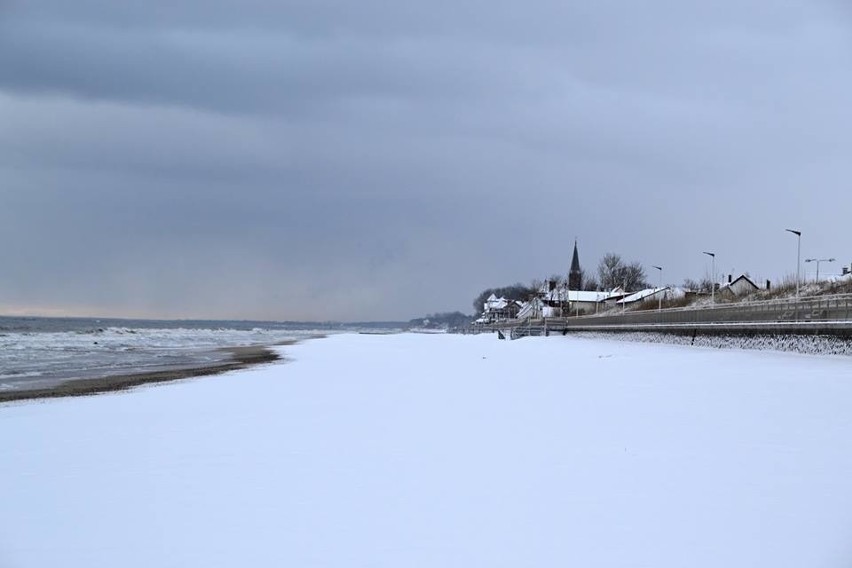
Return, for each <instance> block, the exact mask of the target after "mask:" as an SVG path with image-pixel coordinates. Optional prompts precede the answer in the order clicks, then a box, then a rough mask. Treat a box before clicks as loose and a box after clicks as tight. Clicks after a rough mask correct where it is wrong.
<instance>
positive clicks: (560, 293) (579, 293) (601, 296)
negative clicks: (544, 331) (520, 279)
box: [544, 288, 618, 303]
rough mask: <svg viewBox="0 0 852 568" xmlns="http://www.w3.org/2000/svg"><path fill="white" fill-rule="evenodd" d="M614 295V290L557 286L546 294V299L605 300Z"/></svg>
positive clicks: (592, 301)
mask: <svg viewBox="0 0 852 568" xmlns="http://www.w3.org/2000/svg"><path fill="white" fill-rule="evenodd" d="M612 295H613V293H612V292H601V291H591V292H590V291H586V290H566V289H565V288H557V289H556V290H551V291H550V292H547V293H546V294H545V295H544V299H545V300H547V301H549V302H591V303H595V302H603V301H604V300H607V299H609V298H610V297H611V296H612ZM616 295H618V294H616Z"/></svg>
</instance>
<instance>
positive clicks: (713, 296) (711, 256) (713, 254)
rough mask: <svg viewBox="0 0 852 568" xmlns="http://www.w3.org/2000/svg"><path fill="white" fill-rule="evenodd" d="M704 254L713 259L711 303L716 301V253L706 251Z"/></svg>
mask: <svg viewBox="0 0 852 568" xmlns="http://www.w3.org/2000/svg"><path fill="white" fill-rule="evenodd" d="M704 254H706V255H707V256H709V257H710V258H712V259H713V276H711V278H710V303H711V304H715V303H716V253H715V252H707V251H704Z"/></svg>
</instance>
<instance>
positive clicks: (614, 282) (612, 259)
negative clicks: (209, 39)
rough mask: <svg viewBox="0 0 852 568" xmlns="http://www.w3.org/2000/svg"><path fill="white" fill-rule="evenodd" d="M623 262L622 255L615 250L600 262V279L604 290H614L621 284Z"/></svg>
mask: <svg viewBox="0 0 852 568" xmlns="http://www.w3.org/2000/svg"><path fill="white" fill-rule="evenodd" d="M622 266H623V263H622V262H621V257H620V256H619V255H617V254H615V253H613V252H608V253H606V254H605V255H604V257H603V258H602V259H601V261H600V263H598V280H599V281H600V285H601V288H603V289H604V290H612V289H613V288H615V287H616V286H621V285H622V281H621V278H620V276H621V268H622Z"/></svg>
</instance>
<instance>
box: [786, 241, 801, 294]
mask: <svg viewBox="0 0 852 568" xmlns="http://www.w3.org/2000/svg"><path fill="white" fill-rule="evenodd" d="M784 230H785V231H787V232H788V233H793V234H794V235H796V238H797V239H798V243H799V244H798V249H797V252H796V299H797V300H798V299H799V282H801V278H800V277H799V275H800V274H801V273H802V231H796V230H795V229H784Z"/></svg>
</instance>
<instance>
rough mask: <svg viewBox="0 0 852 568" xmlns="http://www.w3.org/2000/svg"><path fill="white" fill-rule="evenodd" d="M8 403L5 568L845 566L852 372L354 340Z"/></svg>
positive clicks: (569, 343)
mask: <svg viewBox="0 0 852 568" xmlns="http://www.w3.org/2000/svg"><path fill="white" fill-rule="evenodd" d="M280 352H281V354H282V356H283V357H284V358H285V360H286V362H283V363H277V364H272V365H267V366H262V367H256V368H252V369H247V370H242V371H238V372H233V373H229V374H225V375H220V376H216V377H209V378H204V379H201V380H192V381H185V382H177V383H173V384H167V385H162V386H156V387H148V388H140V389H136V390H133V391H128V392H122V393H116V394H107V395H102V396H97V397H87V398H69V399H61V400H53V401H48V402H44V403H20V404H12V405H4V406H0V447H2V452H3V459H2V461H0V483H2V486H3V487H4V497H3V507H2V511H3V514H2V515H0V566H11V567H14V568H29V567H36V566H37V567H42V566H86V567H91V566H131V567H132V566H140V567H141V566H146V567H147V566H205V567H214V566H235V565H248V566H335V567H336V566H340V567H352V566H387V567H398V566H440V567H448V566H458V567H470V566H507V567H508V566H512V567H516V566H584V567H593V566H600V567H604V566H606V567H610V566H612V567H615V566H619V567H620V566H631V567H632V566H648V567H655V568H656V567H663V566H672V567H675V566H676V567H682V566H690V567H703V566H706V567H714V568H715V567H719V566H725V567H739V566H742V567H754V566H772V567H773V568H778V567H791V568H792V567H796V568H800V567H803V566H808V567H833V566H837V567H840V566H848V565H849V563H850V562H852V452H850V451H849V450H850V445H852V442H850V440H852V413H850V411H849V409H850V407H852V380H850V379H852V373H850V368H852V367H850V365H852V361H850V360H849V359H848V358H843V357H817V356H804V355H794V354H781V353H773V352H755V351H748V352H746V351H733V350H713V349H702V348H690V347H683V346H672V345H649V344H633V343H626V342H617V341H609V340H605V339H594V340H592V339H579V338H572V337H550V338H529V339H524V340H519V341H514V342H508V341H498V340H497V339H496V338H495V337H494V336H458V335H418V334H401V335H389V336H376V335H356V334H352V335H339V336H332V337H328V338H325V339H321V340H314V341H308V342H305V343H303V344H299V345H294V346H289V347H282V348H280Z"/></svg>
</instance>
